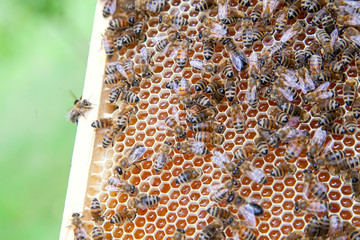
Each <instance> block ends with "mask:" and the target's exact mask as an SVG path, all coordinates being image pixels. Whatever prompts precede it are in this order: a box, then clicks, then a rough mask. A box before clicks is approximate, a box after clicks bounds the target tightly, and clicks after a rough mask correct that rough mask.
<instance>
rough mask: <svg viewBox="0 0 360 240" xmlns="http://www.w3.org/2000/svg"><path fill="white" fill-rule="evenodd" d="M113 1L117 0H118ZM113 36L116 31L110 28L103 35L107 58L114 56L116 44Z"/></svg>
mask: <svg viewBox="0 0 360 240" xmlns="http://www.w3.org/2000/svg"><path fill="white" fill-rule="evenodd" d="M113 1H114V2H116V0H113ZM113 37H114V32H113V31H111V30H110V29H106V31H105V33H104V35H103V40H102V46H103V47H104V50H105V54H106V57H107V59H111V58H112V57H113V56H114V52H115V44H114V39H113Z"/></svg>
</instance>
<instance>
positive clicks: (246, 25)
mask: <svg viewBox="0 0 360 240" xmlns="http://www.w3.org/2000/svg"><path fill="white" fill-rule="evenodd" d="M241 27H242V28H241V31H242V34H241V37H242V42H243V45H244V47H246V48H251V46H252V45H253V38H254V37H253V23H252V21H251V19H250V18H249V17H244V18H243V19H242V22H241Z"/></svg>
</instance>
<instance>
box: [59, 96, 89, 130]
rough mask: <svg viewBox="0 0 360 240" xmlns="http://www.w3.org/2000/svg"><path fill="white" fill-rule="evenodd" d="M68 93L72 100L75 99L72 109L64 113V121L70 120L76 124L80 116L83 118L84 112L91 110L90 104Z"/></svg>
mask: <svg viewBox="0 0 360 240" xmlns="http://www.w3.org/2000/svg"><path fill="white" fill-rule="evenodd" d="M70 93H71V95H72V96H73V98H74V99H75V101H74V107H72V108H71V109H70V110H69V111H68V112H67V113H66V116H65V117H66V119H68V120H70V121H71V122H73V123H76V124H78V122H79V117H80V116H83V117H85V112H86V111H88V110H90V109H92V108H93V107H92V104H91V103H90V102H89V101H88V100H86V99H82V97H80V98H79V99H77V98H76V97H75V95H74V94H73V93H72V92H70Z"/></svg>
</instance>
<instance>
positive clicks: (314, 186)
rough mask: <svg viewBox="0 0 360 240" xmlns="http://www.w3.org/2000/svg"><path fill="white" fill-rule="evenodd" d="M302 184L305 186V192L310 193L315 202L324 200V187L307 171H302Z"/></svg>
mask: <svg viewBox="0 0 360 240" xmlns="http://www.w3.org/2000/svg"><path fill="white" fill-rule="evenodd" d="M304 182H305V186H306V190H305V192H309V193H311V194H312V195H313V196H314V197H315V198H316V199H317V200H324V199H325V198H326V192H327V187H326V185H325V184H323V183H321V182H320V181H319V180H318V179H316V177H314V175H313V174H312V172H311V170H309V169H305V170H304Z"/></svg>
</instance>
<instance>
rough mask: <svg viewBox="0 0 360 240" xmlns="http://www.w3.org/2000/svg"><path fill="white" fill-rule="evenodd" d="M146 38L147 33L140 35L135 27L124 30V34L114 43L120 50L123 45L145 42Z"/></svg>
mask: <svg viewBox="0 0 360 240" xmlns="http://www.w3.org/2000/svg"><path fill="white" fill-rule="evenodd" d="M146 39H147V37H146V35H144V34H143V35H140V36H139V35H138V34H137V33H136V32H135V30H134V28H128V29H126V31H124V32H122V35H121V36H120V37H119V38H118V39H116V40H115V42H114V44H115V48H116V49H117V50H119V51H120V50H121V48H122V47H123V46H127V45H130V44H132V43H135V42H140V43H143V42H145V41H146Z"/></svg>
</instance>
